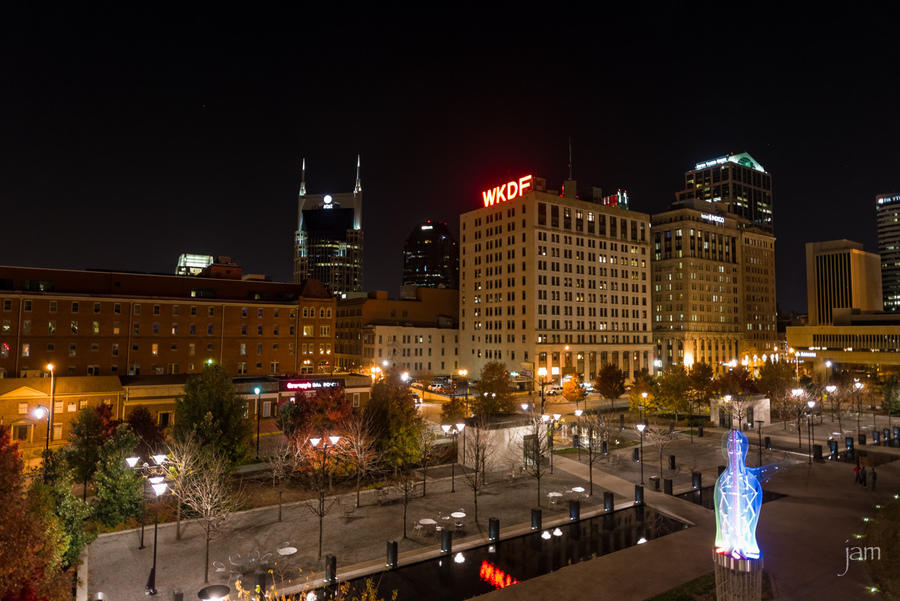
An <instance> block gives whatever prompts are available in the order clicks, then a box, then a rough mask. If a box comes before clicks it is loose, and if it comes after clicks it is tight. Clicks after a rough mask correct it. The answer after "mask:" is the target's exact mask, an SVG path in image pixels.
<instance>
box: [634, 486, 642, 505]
mask: <svg viewBox="0 0 900 601" xmlns="http://www.w3.org/2000/svg"><path fill="white" fill-rule="evenodd" d="M634 504H635V505H643V504H644V487H643V486H641V485H640V484H635V485H634Z"/></svg>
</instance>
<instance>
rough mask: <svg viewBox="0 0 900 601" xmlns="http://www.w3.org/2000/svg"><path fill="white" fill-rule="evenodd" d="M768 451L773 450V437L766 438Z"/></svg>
mask: <svg viewBox="0 0 900 601" xmlns="http://www.w3.org/2000/svg"><path fill="white" fill-rule="evenodd" d="M766 450H767V451H771V450H772V437H771V436H766Z"/></svg>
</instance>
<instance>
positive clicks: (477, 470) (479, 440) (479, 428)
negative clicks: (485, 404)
mask: <svg viewBox="0 0 900 601" xmlns="http://www.w3.org/2000/svg"><path fill="white" fill-rule="evenodd" d="M487 423H488V422H487V419H486V418H485V417H484V416H483V415H480V416H477V417H475V418H474V420H473V423H472V425H471V426H469V427H468V428H466V429H465V430H464V431H463V434H464V435H465V439H464V441H463V443H464V444H463V453H464V455H463V458H462V464H463V467H464V470H463V476H464V478H465V482H466V484H467V485H468V486H469V488H470V489H471V490H472V502H473V504H474V506H475V512H474V514H475V523H476V524H477V523H478V491H479V490H480V489H481V487H483V486H484V483H485V474H484V472H485V471H486V469H487V458H488V457H489V456H490V455H491V454H492V453H493V451H494V447H495V446H496V445H495V443H494V439H493V438H492V437H491V436H490V435H488V432H487ZM473 432H474V434H473ZM470 461H471V462H472V466H473V468H474V469H471V470H469V469H465V468H466V467H467V466H468V464H469V462H470Z"/></svg>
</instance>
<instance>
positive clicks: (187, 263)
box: [175, 253, 213, 275]
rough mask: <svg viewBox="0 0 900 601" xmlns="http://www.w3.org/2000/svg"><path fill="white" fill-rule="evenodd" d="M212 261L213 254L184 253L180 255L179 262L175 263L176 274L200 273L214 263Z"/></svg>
mask: <svg viewBox="0 0 900 601" xmlns="http://www.w3.org/2000/svg"><path fill="white" fill-rule="evenodd" d="M212 262H213V256H212V255H198V254H194V253H182V254H181V256H179V257H178V263H177V264H176V265H175V275H198V274H199V273H200V272H201V271H203V270H204V269H206V268H207V267H209V266H210V265H212Z"/></svg>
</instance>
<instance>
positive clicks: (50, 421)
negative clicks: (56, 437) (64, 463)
mask: <svg viewBox="0 0 900 601" xmlns="http://www.w3.org/2000/svg"><path fill="white" fill-rule="evenodd" d="M47 370H48V371H49V372H50V409H49V411H48V412H47V442H46V444H45V445H44V452H45V453H47V452H49V451H50V432H51V431H52V430H53V411H54V409H55V407H54V405H55V404H56V399H55V396H56V371H55V370H54V367H53V364H52V363H48V364H47ZM46 461H47V458H46V457H44V462H46Z"/></svg>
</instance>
